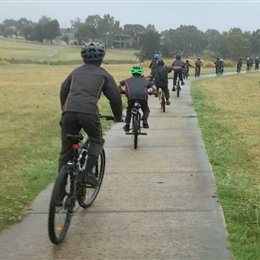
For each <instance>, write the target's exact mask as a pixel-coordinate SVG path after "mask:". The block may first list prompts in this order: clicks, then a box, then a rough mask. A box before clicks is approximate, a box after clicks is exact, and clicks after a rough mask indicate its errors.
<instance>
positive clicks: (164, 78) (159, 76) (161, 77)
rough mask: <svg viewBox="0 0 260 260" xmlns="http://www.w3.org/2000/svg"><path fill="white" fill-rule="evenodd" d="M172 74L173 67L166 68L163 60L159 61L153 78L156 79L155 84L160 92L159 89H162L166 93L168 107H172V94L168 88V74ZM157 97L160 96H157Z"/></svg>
mask: <svg viewBox="0 0 260 260" xmlns="http://www.w3.org/2000/svg"><path fill="white" fill-rule="evenodd" d="M170 72H172V68H171V67H167V66H164V61H163V60H158V66H157V68H156V70H155V71H154V72H153V73H154V74H153V75H152V77H153V78H154V81H155V82H154V83H155V86H156V89H157V92H158V89H159V88H161V89H162V90H163V91H164V93H165V98H166V105H170V104H171V102H170V93H169V88H168V74H169V73H170ZM155 96H158V95H157V94H155Z"/></svg>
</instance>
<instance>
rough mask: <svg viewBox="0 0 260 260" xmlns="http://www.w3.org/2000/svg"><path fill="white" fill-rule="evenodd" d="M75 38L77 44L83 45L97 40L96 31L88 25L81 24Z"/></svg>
mask: <svg viewBox="0 0 260 260" xmlns="http://www.w3.org/2000/svg"><path fill="white" fill-rule="evenodd" d="M75 37H76V38H77V39H78V42H79V43H81V44H84V43H85V42H88V41H89V40H90V39H91V41H95V39H96V38H97V29H96V28H95V27H93V26H92V25H90V24H86V23H83V24H81V25H80V26H79V28H78V32H77V33H75Z"/></svg>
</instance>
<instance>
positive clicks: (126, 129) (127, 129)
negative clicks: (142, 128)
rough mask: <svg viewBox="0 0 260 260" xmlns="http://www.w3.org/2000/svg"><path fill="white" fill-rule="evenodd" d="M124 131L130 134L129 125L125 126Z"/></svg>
mask: <svg viewBox="0 0 260 260" xmlns="http://www.w3.org/2000/svg"><path fill="white" fill-rule="evenodd" d="M123 129H124V131H125V132H129V124H125V126H124V127H123Z"/></svg>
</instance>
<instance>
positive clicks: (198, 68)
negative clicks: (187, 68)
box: [195, 66, 200, 78]
mask: <svg viewBox="0 0 260 260" xmlns="http://www.w3.org/2000/svg"><path fill="white" fill-rule="evenodd" d="M199 76H200V67H198V66H197V67H195V78H196V77H199Z"/></svg>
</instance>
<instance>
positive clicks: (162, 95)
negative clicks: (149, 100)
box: [158, 88, 166, 112]
mask: <svg viewBox="0 0 260 260" xmlns="http://www.w3.org/2000/svg"><path fill="white" fill-rule="evenodd" d="M158 98H159V102H160V105H161V109H162V111H163V112H165V105H166V97H165V93H164V91H163V89H162V88H159V89H158Z"/></svg>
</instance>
